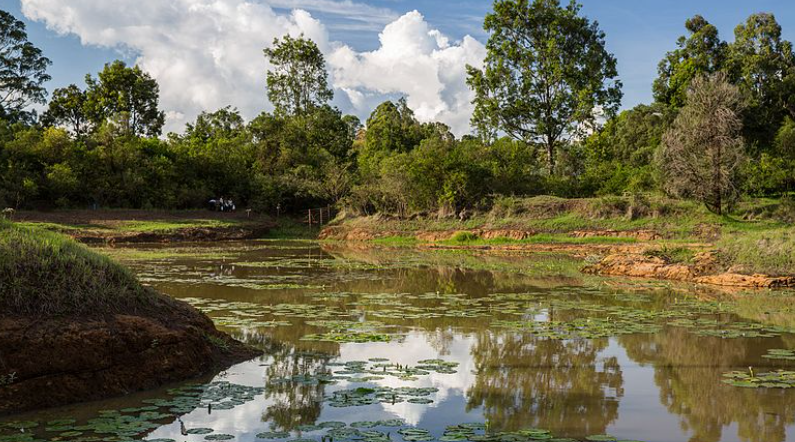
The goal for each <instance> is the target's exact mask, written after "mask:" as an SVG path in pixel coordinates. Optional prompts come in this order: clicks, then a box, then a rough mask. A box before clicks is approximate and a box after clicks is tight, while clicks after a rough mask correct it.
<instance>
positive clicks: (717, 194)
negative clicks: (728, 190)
mask: <svg viewBox="0 0 795 442" xmlns="http://www.w3.org/2000/svg"><path fill="white" fill-rule="evenodd" d="M720 160H721V148H720V147H718V148H717V149H716V150H715V157H714V158H713V160H712V193H713V195H712V199H713V201H714V203H713V204H715V213H716V214H718V215H723V201H722V199H723V198H722V197H723V195H722V194H723V192H722V191H721V182H720V181H721V180H720Z"/></svg>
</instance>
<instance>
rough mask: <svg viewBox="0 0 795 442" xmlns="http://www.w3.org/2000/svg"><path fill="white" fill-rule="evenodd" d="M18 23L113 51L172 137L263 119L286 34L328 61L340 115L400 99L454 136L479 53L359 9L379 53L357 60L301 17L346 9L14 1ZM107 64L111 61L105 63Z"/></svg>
mask: <svg viewBox="0 0 795 442" xmlns="http://www.w3.org/2000/svg"><path fill="white" fill-rule="evenodd" d="M21 2H22V12H23V14H24V15H25V16H26V17H28V18H29V19H31V20H35V21H40V22H43V23H45V24H46V25H47V27H48V28H49V29H52V30H54V31H56V32H58V33H62V34H74V35H77V36H78V37H79V38H80V39H81V42H82V43H83V44H84V45H95V46H103V47H111V48H117V49H119V50H120V51H124V52H125V53H129V52H132V53H134V54H135V55H136V56H137V63H138V64H139V65H140V66H141V68H142V69H144V70H146V71H147V72H149V73H150V74H151V75H152V76H153V77H154V78H155V79H157V81H158V83H159V84H160V96H161V107H162V108H163V109H164V110H166V111H167V116H168V118H167V127H166V129H167V130H172V131H180V130H182V128H183V127H184V124H185V123H187V122H189V121H191V120H193V119H194V118H195V116H196V115H197V114H198V113H200V112H201V111H203V110H215V109H218V108H220V107H223V106H227V105H232V106H234V107H237V108H238V109H240V110H241V112H242V113H243V115H244V116H245V117H246V118H253V117H254V116H256V115H257V114H258V113H259V112H261V111H262V110H270V109H271V106H270V104H269V103H268V102H267V97H266V94H265V78H266V77H265V72H266V71H267V69H268V67H269V66H268V63H267V60H266V59H265V57H264V56H263V53H262V50H263V48H265V47H268V46H270V44H271V43H272V41H273V39H274V38H278V37H281V36H283V35H285V34H290V35H292V36H299V35H301V34H303V35H304V36H305V37H308V38H311V39H312V40H314V41H315V42H316V43H317V44H318V46H319V47H320V49H321V50H322V51H323V52H324V54H325V55H326V59H327V62H328V65H329V71H330V73H331V81H332V85H333V86H334V88H335V91H336V94H337V96H338V99H337V100H336V102H337V103H338V104H339V105H340V107H341V108H342V110H343V111H345V112H349V113H354V114H356V115H358V116H359V117H360V118H362V119H363V120H364V119H365V118H366V117H367V116H368V115H369V113H370V112H371V111H372V109H373V107H374V106H375V105H377V104H378V103H380V102H381V101H383V100H385V99H388V98H394V97H395V96H401V95H404V96H406V97H407V99H408V103H409V106H410V107H411V108H412V109H414V110H415V112H416V114H417V117H418V118H419V119H420V120H422V121H432V120H438V121H442V122H444V123H447V124H448V125H450V126H451V127H452V128H453V130H454V132H456V133H457V134H459V135H461V134H464V133H467V132H468V131H469V118H470V115H471V112H472V105H471V104H470V101H471V100H472V95H471V92H470V91H469V89H468V88H467V86H466V83H465V79H466V69H465V66H466V64H471V65H475V66H480V65H481V64H482V60H483V58H484V57H485V49H484V47H483V45H482V44H481V43H480V42H478V41H477V40H475V39H474V38H471V37H469V36H467V37H465V38H464V39H463V40H462V41H460V42H451V41H450V39H449V38H448V37H446V36H445V35H443V34H442V33H441V32H439V31H438V30H436V29H432V28H431V26H430V25H429V24H428V23H427V21H426V20H425V19H424V18H423V16H422V15H421V14H420V13H419V12H417V11H413V12H410V13H408V14H406V15H404V16H402V17H398V18H396V19H395V18H394V17H396V16H393V15H390V14H392V13H391V12H390V11H387V10H383V9H378V8H372V7H367V6H366V5H361V6H362V7H361V8H359V9H358V10H359V11H360V12H359V13H358V15H356V16H352V17H353V18H354V19H360V20H361V19H364V18H367V19H368V20H371V21H372V22H376V21H377V18H378V17H381V18H382V19H383V22H384V23H388V24H386V26H385V27H384V28H383V31H382V32H381V33H380V35H379V39H380V47H379V48H378V49H376V50H374V51H371V52H357V51H355V50H354V49H352V48H351V47H350V46H348V45H346V44H344V43H342V42H333V41H330V40H329V34H328V30H327V29H326V26H325V25H324V24H323V23H321V22H320V21H319V20H317V19H316V18H314V17H313V16H312V15H311V14H310V13H309V12H308V11H306V10H304V9H292V10H290V11H289V12H278V11H276V10H274V7H278V8H284V7H285V6H288V5H290V6H304V7H306V8H307V9H314V10H318V11H322V12H324V13H332V14H342V15H344V14H352V12H351V11H353V10H355V9H356V7H357V5H359V4H358V3H354V2H352V1H350V0H343V1H334V0H271V2H270V3H269V2H268V1H267V0H266V1H265V2H260V1H257V0H168V1H164V0H70V1H68V2H67V1H63V0H21ZM109 61H110V60H109Z"/></svg>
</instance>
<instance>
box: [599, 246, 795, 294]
mask: <svg viewBox="0 0 795 442" xmlns="http://www.w3.org/2000/svg"><path fill="white" fill-rule="evenodd" d="M583 272H584V273H589V274H594V275H603V276H629V277H636V278H645V279H667V280H674V281H684V282H692V283H696V284H710V285H717V286H724V287H744V288H795V277H774V276H767V275H741V274H737V273H730V272H723V271H721V269H720V266H719V265H718V263H717V260H716V259H715V257H714V255H713V254H711V253H709V252H705V253H699V254H697V255H696V256H695V258H694V260H693V263H692V264H681V263H679V264H677V263H668V262H666V261H665V260H664V259H662V258H658V257H649V256H646V255H642V254H633V253H621V254H612V255H608V256H606V257H605V258H604V259H603V260H602V261H601V262H599V263H597V264H594V265H591V266H588V267H585V268H584V269H583Z"/></svg>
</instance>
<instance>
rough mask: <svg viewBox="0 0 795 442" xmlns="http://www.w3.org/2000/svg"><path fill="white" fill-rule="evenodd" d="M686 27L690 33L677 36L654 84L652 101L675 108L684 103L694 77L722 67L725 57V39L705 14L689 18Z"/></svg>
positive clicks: (659, 67) (658, 69)
mask: <svg viewBox="0 0 795 442" xmlns="http://www.w3.org/2000/svg"><path fill="white" fill-rule="evenodd" d="M685 28H686V29H687V30H688V32H690V35H689V36H687V37H686V36H681V37H679V40H677V42H676V46H677V48H676V49H675V50H673V51H670V52H668V53H667V54H665V58H663V59H662V61H660V64H659V66H658V68H657V72H658V74H659V75H658V77H657V79H656V80H654V86H653V88H654V99H655V101H657V102H658V103H662V104H666V105H669V106H673V107H674V108H680V107H682V106H684V105H685V102H686V101H687V91H688V88H689V87H690V83H691V82H692V81H693V80H694V79H695V78H696V77H698V76H701V75H709V74H713V73H715V72H718V71H720V70H722V69H724V67H725V65H726V58H727V48H728V46H727V44H726V42H724V41H723V40H721V39H720V37H719V35H718V28H716V27H715V26H714V25H712V24H710V23H709V22H708V21H707V20H706V19H705V18H704V17H702V16H700V15H696V16H694V17H693V18H690V19H688V20H687V21H686V22H685Z"/></svg>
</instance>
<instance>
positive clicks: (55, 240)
mask: <svg viewBox="0 0 795 442" xmlns="http://www.w3.org/2000/svg"><path fill="white" fill-rule="evenodd" d="M256 354H257V351H256V350H254V349H251V348H248V347H246V346H245V345H243V344H241V343H240V342H237V341H235V340H234V339H232V338H231V337H229V336H227V335H226V334H224V333H221V332H219V331H218V330H216V329H215V327H214V326H213V323H212V321H210V319H209V318H207V317H206V316H205V315H203V314H202V313H200V312H198V311H197V310H195V309H194V308H193V307H190V306H189V305H187V304H185V303H183V302H181V301H177V300H175V299H173V298H170V297H168V296H165V295H162V294H160V293H158V292H156V291H155V290H153V289H151V288H148V287H144V286H142V285H141V284H140V283H139V282H138V281H137V279H136V278H135V276H134V275H133V274H132V273H131V272H129V271H128V270H127V269H125V268H124V267H122V266H120V265H119V264H117V263H115V262H113V261H112V260H110V259H109V258H107V257H104V256H102V255H99V254H97V253H94V252H92V251H91V250H89V249H88V248H86V247H84V246H82V245H80V244H78V243H76V242H75V241H73V240H71V239H69V238H67V237H65V236H62V235H60V234H57V233H53V232H48V231H45V230H41V229H36V228H30V227H21V226H17V225H14V224H12V223H9V222H5V221H0V414H5V413H15V412H20V411H23V410H29V409H35V408H42V407H49V406H56V405H63V404H67V403H72V402H81V401H87V400H95V399H101V398H105V397H111V396H116V395H122V394H126V393H130V392H133V391H137V390H142V389H146V388H152V387H156V386H159V385H162V384H165V383H167V382H174V381H179V380H184V379H189V378H192V377H195V376H198V375H201V374H203V373H206V372H209V371H212V370H213V369H218V368H224V367H225V366H228V365H231V364H232V363H235V362H240V361H243V360H246V359H249V358H252V357H254V356H256Z"/></svg>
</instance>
